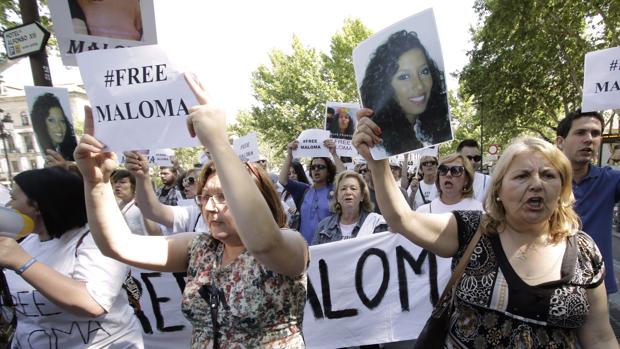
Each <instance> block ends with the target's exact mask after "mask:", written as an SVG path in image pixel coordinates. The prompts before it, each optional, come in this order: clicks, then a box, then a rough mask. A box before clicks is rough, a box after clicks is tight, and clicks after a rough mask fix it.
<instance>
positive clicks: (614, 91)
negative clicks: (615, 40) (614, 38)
mask: <svg viewBox="0 0 620 349" xmlns="http://www.w3.org/2000/svg"><path fill="white" fill-rule="evenodd" d="M615 108H620V46H618V47H613V48H608V49H605V50H600V51H594V52H588V53H586V57H585V67H584V78H583V99H582V101H581V111H582V112H588V111H599V110H605V109H615Z"/></svg>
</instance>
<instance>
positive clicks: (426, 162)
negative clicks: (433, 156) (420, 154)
mask: <svg viewBox="0 0 620 349" xmlns="http://www.w3.org/2000/svg"><path fill="white" fill-rule="evenodd" d="M421 165H422V166H435V165H437V161H424V162H423V163H422V164H421Z"/></svg>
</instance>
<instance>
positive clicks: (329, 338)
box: [303, 232, 451, 349]
mask: <svg viewBox="0 0 620 349" xmlns="http://www.w3.org/2000/svg"><path fill="white" fill-rule="evenodd" d="M310 254H311V258H310V267H309V269H308V300H307V302H306V307H305V309H304V327H303V330H304V338H305V340H306V345H307V347H308V348H313V349H315V348H316V349H322V348H329V349H332V348H341V347H349V346H355V345H366V344H377V343H388V342H395V341H401V340H408V339H414V338H417V336H418V334H419V333H420V331H421V330H422V328H423V327H424V324H425V323H426V320H427V318H428V316H429V315H430V313H431V310H432V309H433V306H432V300H433V299H434V301H436V300H437V299H438V297H439V295H440V294H441V292H442V290H443V288H444V287H445V285H446V284H447V282H448V280H449V278H450V275H451V271H450V263H451V259H450V258H441V257H436V256H435V255H432V254H429V253H427V252H426V251H425V250H423V249H422V248H421V247H419V246H417V245H415V244H413V243H412V242H410V241H409V240H407V239H405V238H404V237H402V236H401V235H399V234H394V233H392V232H386V233H380V234H373V235H370V236H366V237H360V238H355V239H348V240H342V241H338V242H333V243H328V244H323V245H316V246H311V247H310ZM431 260H432V262H430V261H431ZM435 262H436V263H435ZM433 275H436V278H434V277H433Z"/></svg>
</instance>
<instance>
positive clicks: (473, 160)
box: [467, 155, 482, 162]
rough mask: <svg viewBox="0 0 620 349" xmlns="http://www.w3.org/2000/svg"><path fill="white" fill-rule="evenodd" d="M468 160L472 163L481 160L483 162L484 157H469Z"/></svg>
mask: <svg viewBox="0 0 620 349" xmlns="http://www.w3.org/2000/svg"><path fill="white" fill-rule="evenodd" d="M467 158H468V159H469V161H471V162H479V161H480V160H482V156H480V155H467Z"/></svg>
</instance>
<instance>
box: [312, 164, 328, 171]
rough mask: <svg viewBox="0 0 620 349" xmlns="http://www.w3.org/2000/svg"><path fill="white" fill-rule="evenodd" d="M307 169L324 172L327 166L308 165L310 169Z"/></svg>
mask: <svg viewBox="0 0 620 349" xmlns="http://www.w3.org/2000/svg"><path fill="white" fill-rule="evenodd" d="M308 169H310V171H320V170H326V169H327V165H322V164H318V165H310V167H308Z"/></svg>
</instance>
